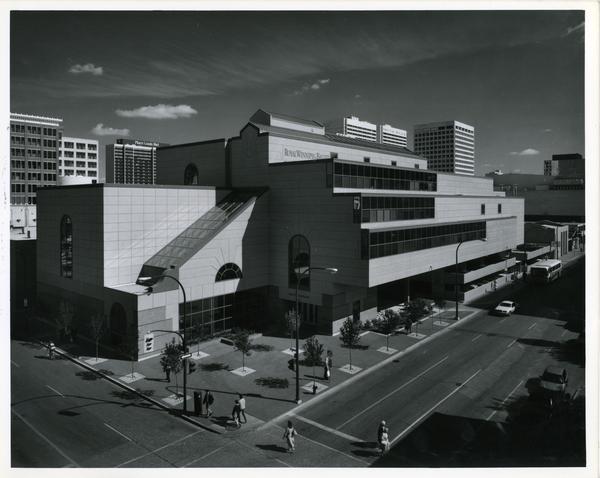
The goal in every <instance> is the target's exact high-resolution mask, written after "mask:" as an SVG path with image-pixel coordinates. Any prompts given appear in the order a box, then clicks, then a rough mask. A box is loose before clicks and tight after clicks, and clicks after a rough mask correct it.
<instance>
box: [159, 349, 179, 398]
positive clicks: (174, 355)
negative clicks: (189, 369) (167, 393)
mask: <svg viewBox="0 0 600 478" xmlns="http://www.w3.org/2000/svg"><path fill="white" fill-rule="evenodd" d="M182 354H183V345H182V344H181V343H180V342H175V338H173V339H172V340H171V342H167V343H166V344H165V348H164V349H163V350H162V352H161V354H160V355H161V357H160V365H161V367H162V369H163V372H165V373H166V372H167V370H170V371H171V372H173V374H174V375H175V390H176V392H175V393H176V394H177V395H179V383H178V381H177V374H178V373H179V372H181V369H182V367H183V360H182V359H181V355H182Z"/></svg>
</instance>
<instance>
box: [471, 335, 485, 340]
mask: <svg viewBox="0 0 600 478" xmlns="http://www.w3.org/2000/svg"><path fill="white" fill-rule="evenodd" d="M482 336H483V334H479V335H478V336H477V337H473V338H472V339H471V342H475V341H476V340H478V339H480V338H481V337H482Z"/></svg>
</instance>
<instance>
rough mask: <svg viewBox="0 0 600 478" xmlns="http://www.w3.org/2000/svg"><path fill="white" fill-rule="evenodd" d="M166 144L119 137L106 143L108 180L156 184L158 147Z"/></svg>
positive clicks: (115, 182)
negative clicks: (112, 141) (114, 141)
mask: <svg viewBox="0 0 600 478" xmlns="http://www.w3.org/2000/svg"><path fill="white" fill-rule="evenodd" d="M160 146H166V145H164V144H162V143H157V142H155V141H141V140H137V139H117V141H116V143H114V144H108V145H106V156H105V163H106V166H105V168H106V171H105V174H106V182H107V183H114V184H154V183H155V182H156V148H158V147H160Z"/></svg>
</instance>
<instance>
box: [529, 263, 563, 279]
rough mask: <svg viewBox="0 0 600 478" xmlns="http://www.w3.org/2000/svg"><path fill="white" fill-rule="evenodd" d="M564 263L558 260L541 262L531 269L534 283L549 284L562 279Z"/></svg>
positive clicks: (530, 272)
mask: <svg viewBox="0 0 600 478" xmlns="http://www.w3.org/2000/svg"><path fill="white" fill-rule="evenodd" d="M561 273H562V262H561V261H559V260H556V259H550V260H546V261H539V262H536V263H535V264H533V265H531V266H530V267H529V277H530V278H531V281H532V282H540V283H544V284H545V283H548V282H553V281H555V280H556V279H558V278H559V277H560V275H561Z"/></svg>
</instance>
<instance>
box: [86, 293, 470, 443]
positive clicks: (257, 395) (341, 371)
mask: <svg viewBox="0 0 600 478" xmlns="http://www.w3.org/2000/svg"><path fill="white" fill-rule="evenodd" d="M459 307H460V310H459V314H460V317H461V318H462V319H464V318H467V317H470V316H471V315H473V314H474V313H475V312H477V310H478V309H474V308H471V307H468V306H463V305H460V306H459ZM454 313H455V312H454V309H453V308H449V309H447V310H446V311H443V312H434V313H433V314H431V315H430V316H428V317H426V318H424V319H422V320H421V321H420V322H419V324H415V325H414V326H413V329H412V333H411V334H409V335H405V334H397V335H392V336H390V337H389V350H386V338H385V336H384V335H382V334H379V333H376V332H364V333H363V335H362V337H361V340H360V342H359V347H357V348H355V349H353V350H352V369H351V370H350V367H349V350H348V349H346V348H344V347H342V343H341V341H340V339H339V337H337V336H334V337H332V336H322V335H318V336H317V338H318V340H319V342H320V343H322V344H323V346H324V349H325V350H330V351H332V352H333V368H332V371H331V378H330V380H325V379H323V368H322V367H316V368H315V371H314V375H313V368H312V367H306V366H303V365H300V398H301V400H302V401H303V402H304V403H306V402H310V401H311V400H314V399H315V398H317V397H319V394H321V393H322V392H324V391H325V390H328V389H331V388H333V387H337V386H339V385H341V384H342V383H344V382H346V381H348V380H349V379H351V378H352V377H356V379H360V375H361V374H365V373H368V372H369V369H370V368H372V367H375V366H377V365H378V364H381V363H382V362H383V361H384V360H386V359H390V357H393V356H395V355H397V354H399V353H401V352H403V351H405V350H406V349H408V348H409V347H412V346H414V345H415V344H417V343H418V342H421V341H422V340H425V339H426V338H427V337H429V336H432V335H435V334H436V333H438V332H440V331H442V330H444V329H446V328H447V327H448V326H450V325H452V324H456V323H457V322H456V321H455V320H454ZM303 343H304V339H303V340H301V341H300V349H301V350H302V345H303ZM253 345H254V346H255V350H253V351H252V353H251V355H250V356H247V357H245V367H244V368H245V371H244V370H243V368H242V354H241V352H238V351H236V350H235V349H234V348H233V347H232V346H230V345H226V344H223V343H220V342H216V341H213V342H209V343H206V344H200V351H201V352H202V353H201V354H200V356H198V354H197V352H198V347H197V346H193V347H192V349H191V352H192V359H191V360H193V361H194V363H195V364H196V371H195V372H194V373H192V374H190V375H188V379H187V395H188V402H187V407H188V414H189V415H192V417H191V418H192V420H194V421H196V422H198V423H199V424H201V425H202V426H203V427H204V428H209V429H211V430H213V431H218V432H219V433H223V432H227V433H244V432H247V431H250V430H254V429H256V428H258V427H259V426H261V425H262V424H264V423H265V422H268V421H270V420H272V419H274V418H276V417H279V416H280V415H283V414H285V413H287V412H289V411H291V410H292V409H294V408H295V407H297V404H296V403H295V378H296V375H295V371H293V370H290V369H289V368H288V361H289V360H290V359H291V358H292V355H291V353H290V351H289V349H290V346H291V345H293V342H291V341H290V339H289V338H280V337H267V336H261V337H258V338H256V339H255V340H253ZM285 352H287V353H285ZM302 358H303V355H302V354H301V355H300V360H302ZM76 360H79V361H80V362H83V363H85V365H86V366H87V367H91V368H93V369H94V370H96V371H98V372H99V373H101V374H103V375H104V376H105V377H107V378H109V379H111V380H112V381H114V382H116V383H118V384H121V385H122V386H128V387H130V388H131V389H133V390H136V391H137V392H138V393H140V394H143V395H145V396H147V397H150V398H151V399H152V400H153V401H154V402H155V403H157V402H158V403H159V404H160V405H161V406H164V407H168V408H172V409H174V410H181V409H182V398H181V395H182V393H183V389H182V381H183V380H182V379H183V377H182V373H179V374H178V376H177V384H178V389H177V386H176V380H175V376H174V374H171V382H167V381H166V377H165V374H164V372H163V371H162V369H161V366H160V357H154V358H150V359H147V360H144V361H141V362H136V363H135V364H134V373H133V376H132V374H131V362H128V361H122V360H113V359H111V360H103V359H99V361H98V362H97V363H96V361H95V358H90V357H77V359H76ZM313 382H315V383H316V384H317V387H318V392H317V395H316V396H315V395H313V393H312V385H313ZM207 389H209V390H211V391H212V393H213V395H214V398H215V402H214V404H213V407H212V408H213V411H214V414H213V416H212V417H211V418H206V417H203V416H200V417H196V416H193V411H194V400H193V392H195V391H197V392H201V393H202V395H204V393H205V391H206V390H207ZM176 392H178V394H179V395H177V393H176ZM238 393H242V394H244V396H245V397H246V415H247V417H248V423H247V424H244V425H243V426H242V427H241V428H240V429H236V428H235V427H234V426H233V422H232V420H231V411H232V408H233V404H234V400H235V399H236V398H237V394H238ZM203 411H204V412H205V410H203Z"/></svg>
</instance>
